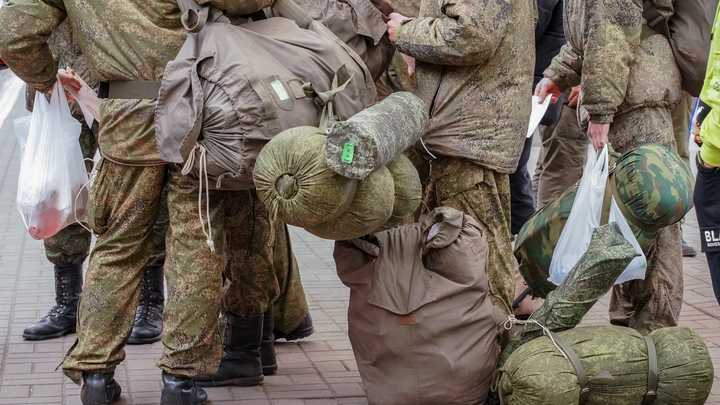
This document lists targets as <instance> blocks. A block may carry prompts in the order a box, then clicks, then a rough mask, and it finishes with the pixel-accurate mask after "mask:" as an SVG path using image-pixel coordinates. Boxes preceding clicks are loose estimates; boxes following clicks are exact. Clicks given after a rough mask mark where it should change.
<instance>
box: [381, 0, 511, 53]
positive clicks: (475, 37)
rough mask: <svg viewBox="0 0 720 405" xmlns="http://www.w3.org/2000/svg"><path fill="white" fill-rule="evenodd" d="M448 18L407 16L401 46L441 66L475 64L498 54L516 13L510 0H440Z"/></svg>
mask: <svg viewBox="0 0 720 405" xmlns="http://www.w3.org/2000/svg"><path fill="white" fill-rule="evenodd" d="M440 2H441V8H442V11H443V14H445V17H441V18H427V17H426V18H405V19H404V20H403V21H402V23H400V26H399V27H398V28H397V32H396V34H395V44H396V45H397V49H398V50H399V51H400V52H402V53H404V54H406V55H409V56H412V57H413V58H415V59H417V60H420V61H423V62H428V63H435V64H438V65H453V66H472V65H478V64H481V63H484V62H485V61H487V60H488V59H490V57H492V56H493V54H495V51H496V50H497V48H498V46H499V45H500V42H501V41H502V39H503V37H505V32H506V31H507V27H508V21H509V19H510V14H511V12H512V4H511V2H510V0H493V1H488V0H440Z"/></svg>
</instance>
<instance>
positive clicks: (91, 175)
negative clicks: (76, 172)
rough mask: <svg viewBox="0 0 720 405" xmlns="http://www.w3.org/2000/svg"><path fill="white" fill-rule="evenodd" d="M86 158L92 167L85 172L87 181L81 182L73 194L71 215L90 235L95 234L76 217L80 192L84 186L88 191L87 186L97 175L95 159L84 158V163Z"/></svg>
mask: <svg viewBox="0 0 720 405" xmlns="http://www.w3.org/2000/svg"><path fill="white" fill-rule="evenodd" d="M88 160H89V161H90V162H92V169H90V172H89V173H88V172H86V173H87V175H88V181H86V182H85V184H83V185H82V187H80V190H78V193H77V194H75V201H74V202H73V215H74V216H75V221H76V222H77V223H78V224H80V226H82V227H83V228H85V230H86V231H88V232H90V234H91V235H95V232H93V231H92V229H90V228H88V227H87V226H85V224H83V223H82V222H81V221H80V219H78V216H77V203H78V198H80V195H81V194H82V192H83V190H84V189H85V188H87V189H88V192H89V191H90V188H89V187H88V186H89V185H90V183H92V182H93V181H94V180H95V177H96V176H97V170H96V169H97V165H96V164H95V161H94V160H93V159H91V158H85V159H83V163H85V162H86V161H88ZM95 236H97V235H95Z"/></svg>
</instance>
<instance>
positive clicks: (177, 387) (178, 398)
mask: <svg viewBox="0 0 720 405" xmlns="http://www.w3.org/2000/svg"><path fill="white" fill-rule="evenodd" d="M162 380H163V390H162V395H161V396H160V405H203V404H205V403H206V402H207V393H206V392H205V390H204V389H202V388H200V387H198V386H197V385H195V381H193V379H192V378H187V377H178V376H175V375H172V374H168V373H166V372H164V371H163V372H162Z"/></svg>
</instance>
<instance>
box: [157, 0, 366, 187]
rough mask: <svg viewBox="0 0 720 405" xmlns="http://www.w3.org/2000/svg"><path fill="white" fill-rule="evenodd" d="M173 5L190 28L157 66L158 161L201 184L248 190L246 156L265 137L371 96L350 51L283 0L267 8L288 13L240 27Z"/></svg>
mask: <svg viewBox="0 0 720 405" xmlns="http://www.w3.org/2000/svg"><path fill="white" fill-rule="evenodd" d="M178 4H179V5H180V6H181V9H182V10H183V12H184V14H183V24H184V25H185V27H186V28H187V29H188V31H190V33H189V35H188V39H187V40H186V42H185V45H184V46H183V48H182V49H181V51H180V53H179V54H178V56H177V58H176V59H175V60H174V61H172V62H170V63H168V65H167V67H166V69H165V74H164V77H163V81H162V85H161V87H160V92H159V98H158V104H157V110H156V119H155V129H156V140H157V145H158V152H159V153H160V156H161V157H162V159H164V160H166V161H168V162H174V163H182V164H183V165H184V167H183V172H184V173H185V174H189V175H190V176H191V177H193V178H194V179H197V180H201V181H203V182H209V183H208V184H205V187H209V188H213V189H224V190H239V189H252V188H254V187H255V186H254V184H253V180H252V172H253V167H254V164H255V160H256V158H257V155H258V153H259V152H260V149H262V147H263V146H264V145H265V143H267V141H268V140H270V139H271V138H272V137H273V136H275V135H277V134H278V133H280V132H282V131H283V130H285V129H288V128H293V127H297V126H315V127H318V126H321V125H324V124H325V123H327V122H329V121H332V120H333V119H344V118H347V117H350V116H352V115H354V114H355V113H357V112H358V111H360V110H362V109H363V108H364V107H365V106H367V105H369V104H371V103H373V102H374V101H375V99H376V97H377V93H376V90H375V85H374V83H373V78H372V75H371V74H370V72H369V71H368V68H367V67H366V65H365V64H364V62H363V61H362V59H361V58H360V56H359V55H358V54H357V53H356V52H354V51H353V50H352V49H351V48H350V47H349V46H347V45H346V44H345V43H343V42H342V41H341V40H339V39H338V38H337V36H335V34H333V33H332V32H331V31H330V30H329V29H328V28H327V27H325V26H323V25H322V24H320V23H318V22H316V21H313V20H312V19H311V18H310V17H309V16H308V15H307V13H305V12H304V11H303V10H302V9H301V8H299V7H298V6H297V5H296V4H295V3H293V2H292V0H276V1H275V3H274V4H273V7H274V8H276V9H277V10H279V11H281V12H282V14H283V15H285V16H289V17H292V18H293V19H289V18H283V17H273V18H267V19H259V20H258V21H251V22H247V23H244V24H241V25H234V23H237V21H236V20H235V19H233V20H232V21H231V19H230V18H228V17H226V16H225V15H223V13H222V11H220V10H219V9H217V8H215V7H213V6H202V7H200V6H198V5H197V4H196V3H195V2H194V1H192V0H180V1H179V2H178ZM210 101H211V102H210ZM323 114H324V115H323ZM201 184H202V183H201Z"/></svg>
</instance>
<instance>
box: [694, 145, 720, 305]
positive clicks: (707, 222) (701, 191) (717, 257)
mask: <svg viewBox="0 0 720 405" xmlns="http://www.w3.org/2000/svg"><path fill="white" fill-rule="evenodd" d="M699 159H700V154H698V165H697V166H698V174H697V179H696V180H695V195H694V201H695V213H696V214H697V220H698V227H699V228H700V242H701V244H702V251H703V252H705V257H706V258H707V262H708V267H709V268H710V277H711V278H712V284H713V291H715V298H716V299H717V301H718V303H719V304H720V198H719V197H718V196H720V168H709V167H705V166H704V165H702V164H701V163H700V161H699Z"/></svg>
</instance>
